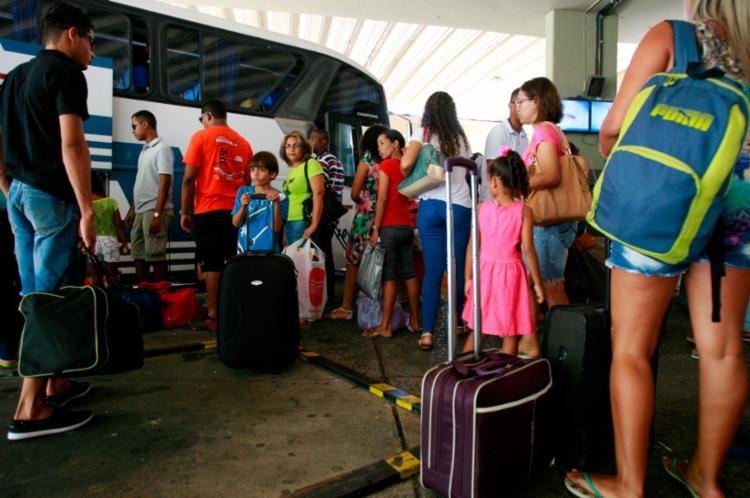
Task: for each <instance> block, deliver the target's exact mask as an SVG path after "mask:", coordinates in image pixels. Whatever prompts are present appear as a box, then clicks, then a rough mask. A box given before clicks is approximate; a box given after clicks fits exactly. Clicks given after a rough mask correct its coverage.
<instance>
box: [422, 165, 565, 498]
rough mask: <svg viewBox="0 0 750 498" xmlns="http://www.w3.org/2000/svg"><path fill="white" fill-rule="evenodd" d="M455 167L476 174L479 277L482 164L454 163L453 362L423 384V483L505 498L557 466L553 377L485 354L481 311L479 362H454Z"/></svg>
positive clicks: (545, 368)
mask: <svg viewBox="0 0 750 498" xmlns="http://www.w3.org/2000/svg"><path fill="white" fill-rule="evenodd" d="M480 162H483V160H482V159H481V157H480ZM454 166H461V167H465V168H467V169H468V170H469V171H470V172H471V191H472V194H471V195H472V206H474V207H473V209H472V226H471V229H472V235H473V237H472V239H473V245H472V254H473V255H474V257H473V265H474V266H473V272H474V274H475V275H478V274H479V257H478V256H479V243H478V240H479V239H478V236H477V232H478V226H477V210H476V200H477V194H476V192H477V188H476V187H477V182H476V165H475V164H474V163H473V162H471V161H469V160H467V159H462V158H448V159H447V160H446V162H445V169H446V175H445V177H446V190H447V193H446V206H447V211H446V229H447V232H448V237H447V239H448V240H447V251H448V331H449V333H448V359H449V361H448V362H446V363H443V364H441V365H438V366H436V367H434V368H432V369H430V370H428V371H427V373H426V374H425V376H424V378H423V379H422V438H421V439H422V444H421V468H420V481H421V483H422V485H423V486H424V487H426V488H429V489H431V490H433V491H435V492H437V493H439V494H441V495H443V496H446V497H456V498H459V497H461V498H463V497H498V496H504V495H506V494H507V493H509V492H512V491H513V490H516V489H518V488H520V487H521V486H523V485H524V484H525V483H526V482H528V480H529V478H530V476H532V475H533V474H534V473H535V472H536V471H538V470H541V469H545V468H547V467H548V466H549V463H550V461H551V445H550V443H549V441H550V439H551V434H550V427H551V423H550V422H551V420H550V418H551V413H550V404H551V401H552V399H551V394H552V376H551V369H550V364H549V362H548V361H547V360H545V359H535V360H523V359H520V358H516V357H514V356H509V355H506V354H503V353H501V352H500V351H498V350H485V351H483V352H481V353H480V352H479V344H480V334H481V317H480V312H479V309H478V307H477V306H476V305H475V306H474V323H475V325H476V330H477V333H476V334H475V335H474V355H473V356H470V355H467V357H466V358H465V359H459V360H456V361H453V358H454V349H455V341H456V339H455V335H454V334H453V333H452V331H454V330H455V324H456V309H455V293H456V278H455V256H454V254H453V240H452V239H453V216H452V210H451V209H450V206H451V195H450V183H449V182H450V175H449V173H450V171H451V170H452V168H453V167H454ZM474 284H475V285H474V303H479V302H480V300H479V279H474ZM462 360H463V361H462Z"/></svg>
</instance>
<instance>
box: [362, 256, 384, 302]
mask: <svg viewBox="0 0 750 498" xmlns="http://www.w3.org/2000/svg"><path fill="white" fill-rule="evenodd" d="M384 258H385V251H384V250H383V247H382V246H381V245H380V244H378V245H376V246H375V247H372V246H371V245H369V244H368V245H367V247H366V248H365V252H364V254H363V255H362V262H361V263H360V264H359V271H358V272H357V284H358V285H359V288H360V289H361V290H362V292H364V293H365V294H367V295H368V296H369V297H370V298H372V299H375V300H377V299H378V298H380V291H381V289H382V288H383V259H384Z"/></svg>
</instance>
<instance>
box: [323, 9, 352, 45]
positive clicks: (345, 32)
mask: <svg viewBox="0 0 750 498" xmlns="http://www.w3.org/2000/svg"><path fill="white" fill-rule="evenodd" d="M356 26H357V20H356V19H354V18H352V17H338V16H337V17H334V18H333V19H331V31H330V32H329V33H328V40H326V43H325V44H326V46H327V47H328V48H330V49H332V50H335V51H337V52H339V53H342V54H343V53H344V52H345V51H346V46H347V44H348V43H349V39H350V38H351V37H352V34H353V33H354V28H355V27H356Z"/></svg>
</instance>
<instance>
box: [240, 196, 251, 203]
mask: <svg viewBox="0 0 750 498" xmlns="http://www.w3.org/2000/svg"><path fill="white" fill-rule="evenodd" d="M248 204H250V194H242V195H241V196H240V205H241V206H247V205H248Z"/></svg>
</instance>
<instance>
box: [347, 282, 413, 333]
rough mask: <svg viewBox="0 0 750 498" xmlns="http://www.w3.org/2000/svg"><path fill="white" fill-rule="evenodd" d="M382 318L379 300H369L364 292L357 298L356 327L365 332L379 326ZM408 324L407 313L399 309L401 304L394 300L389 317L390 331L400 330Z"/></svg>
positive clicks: (380, 301) (381, 304) (381, 303)
mask: <svg viewBox="0 0 750 498" xmlns="http://www.w3.org/2000/svg"><path fill="white" fill-rule="evenodd" d="M382 318H383V302H382V300H381V299H371V298H370V297H369V296H368V295H367V294H365V293H364V292H361V291H360V293H359V296H358V297H357V326H359V329H360V330H367V329H371V328H373V327H377V326H378V325H380V320H381V319H382ZM408 323H409V313H407V312H406V311H404V308H402V307H401V302H400V301H399V300H398V299H396V302H395V303H394V304H393V315H392V317H391V330H393V331H394V332H395V331H396V330H401V329H403V328H404V327H406V325H407V324H408Z"/></svg>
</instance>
